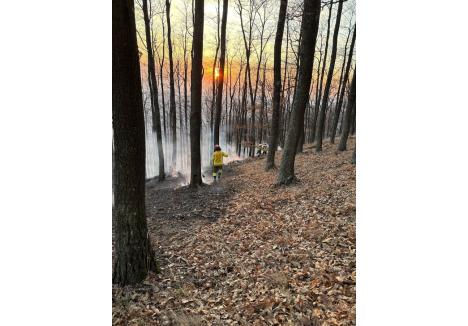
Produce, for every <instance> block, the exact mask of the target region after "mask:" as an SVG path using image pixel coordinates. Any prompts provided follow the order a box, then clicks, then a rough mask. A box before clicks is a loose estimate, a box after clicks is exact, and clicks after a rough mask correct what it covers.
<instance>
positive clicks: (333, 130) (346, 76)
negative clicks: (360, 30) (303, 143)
mask: <svg viewBox="0 0 468 326" xmlns="http://www.w3.org/2000/svg"><path fill="white" fill-rule="evenodd" d="M355 42H356V25H354V32H353V38H352V40H351V46H350V48H349V54H348V62H347V63H346V70H345V73H344V77H343V81H342V84H343V85H342V87H341V89H340V94H338V103H337V107H336V109H335V120H334V121H333V128H332V134H331V136H330V141H331V143H334V142H335V135H336V128H337V126H338V117H339V113H340V112H341V106H342V105H343V99H344V92H345V88H346V87H345V86H346V83H347V82H348V76H349V70H350V68H351V61H352V58H353V51H354V44H355Z"/></svg>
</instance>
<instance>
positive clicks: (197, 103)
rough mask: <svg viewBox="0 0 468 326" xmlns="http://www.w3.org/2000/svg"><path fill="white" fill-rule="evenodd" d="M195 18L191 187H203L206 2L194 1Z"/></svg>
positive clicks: (191, 119)
mask: <svg viewBox="0 0 468 326" xmlns="http://www.w3.org/2000/svg"><path fill="white" fill-rule="evenodd" d="M194 9H195V13H194V14H195V17H194V24H193V43H192V56H193V57H192V75H191V82H192V83H191V92H190V93H191V94H190V97H191V102H192V103H191V104H192V105H191V107H192V109H191V110H190V156H191V162H190V165H191V170H190V186H191V187H197V186H200V185H202V174H201V151H200V134H201V95H202V59H203V15H204V0H194Z"/></svg>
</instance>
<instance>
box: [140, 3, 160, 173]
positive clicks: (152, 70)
mask: <svg viewBox="0 0 468 326" xmlns="http://www.w3.org/2000/svg"><path fill="white" fill-rule="evenodd" d="M149 16H150V15H149V13H148V0H143V19H144V22H145V37H146V50H147V52H148V81H149V88H150V94H151V113H152V122H153V131H155V132H156V141H157V143H158V162H159V175H158V180H159V181H162V180H164V179H165V172H164V151H163V144H162V131H161V116H160V112H159V99H158V86H157V82H156V80H157V79H156V67H155V64H154V54H153V46H152V42H151V28H150V17H149Z"/></svg>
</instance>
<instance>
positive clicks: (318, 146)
mask: <svg viewBox="0 0 468 326" xmlns="http://www.w3.org/2000/svg"><path fill="white" fill-rule="evenodd" d="M342 10H343V1H340V2H339V3H338V12H337V14H336V22H335V30H334V31H333V41H332V42H333V43H332V52H331V57H330V66H329V68H328V75H327V80H326V82H325V89H324V92H323V99H322V105H321V106H320V112H319V116H318V126H317V136H316V145H315V151H316V152H321V151H322V140H323V132H324V128H325V115H326V112H327V108H328V99H329V96H330V87H331V82H332V79H333V72H334V70H335V61H336V50H337V46H338V32H339V30H340V22H341V12H342ZM330 14H331V13H330Z"/></svg>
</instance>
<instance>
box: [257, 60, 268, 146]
mask: <svg viewBox="0 0 468 326" xmlns="http://www.w3.org/2000/svg"><path fill="white" fill-rule="evenodd" d="M266 64H267V63H266V61H265V63H264V64H263V80H262V99H261V104H260V121H259V125H260V130H259V132H258V133H259V139H258V142H259V143H260V144H261V143H262V142H263V115H264V110H265V82H266V79H265V77H266V76H265V75H266Z"/></svg>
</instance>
